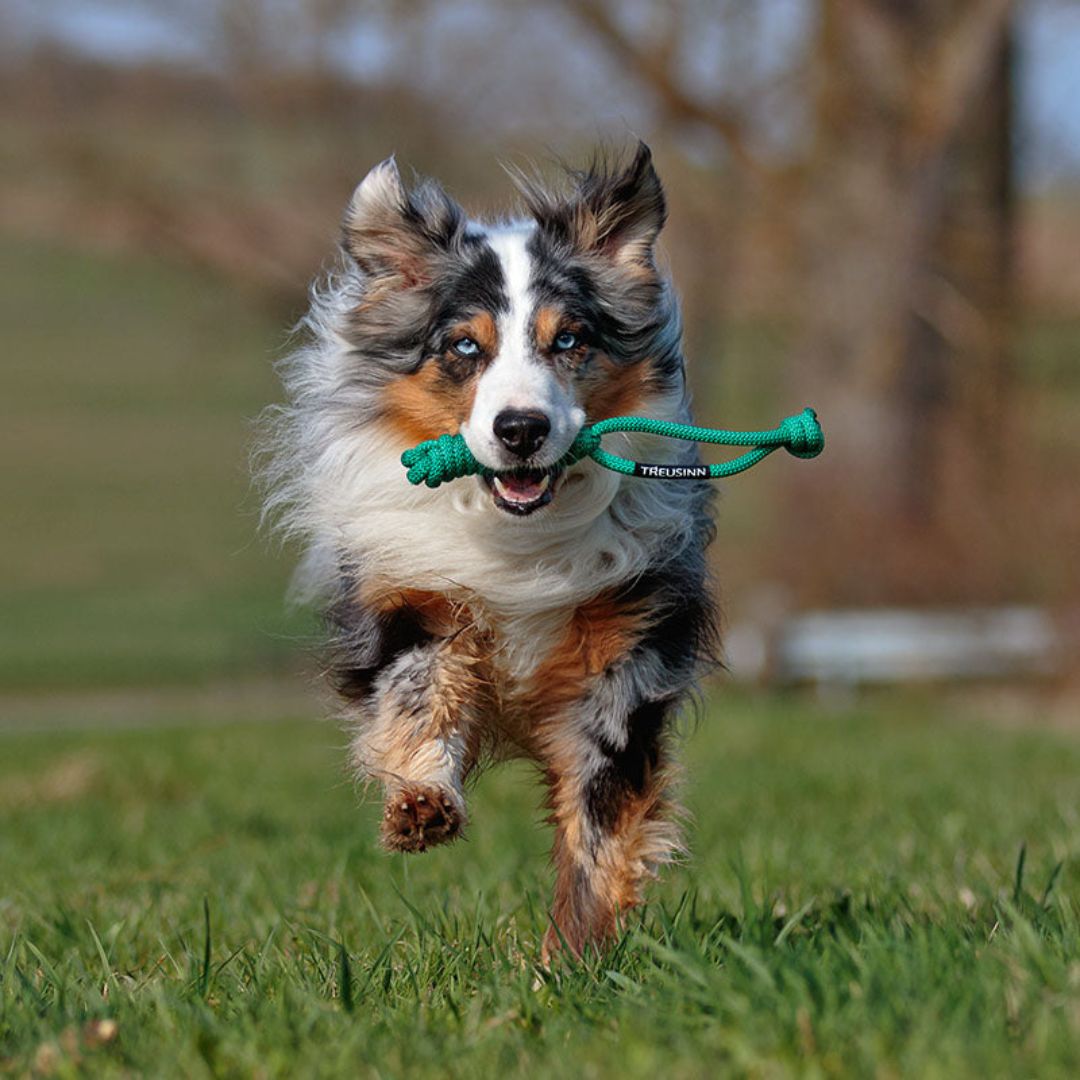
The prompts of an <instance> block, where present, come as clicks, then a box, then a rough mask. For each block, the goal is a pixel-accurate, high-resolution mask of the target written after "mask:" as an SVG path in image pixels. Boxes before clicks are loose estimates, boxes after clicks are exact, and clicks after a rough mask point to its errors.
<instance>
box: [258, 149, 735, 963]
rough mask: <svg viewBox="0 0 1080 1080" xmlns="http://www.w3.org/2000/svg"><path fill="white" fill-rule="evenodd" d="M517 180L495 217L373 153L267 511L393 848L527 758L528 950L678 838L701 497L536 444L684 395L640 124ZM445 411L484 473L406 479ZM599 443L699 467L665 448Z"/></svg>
mask: <svg viewBox="0 0 1080 1080" xmlns="http://www.w3.org/2000/svg"><path fill="white" fill-rule="evenodd" d="M511 175H512V178H513V180H514V181H515V185H516V188H517V195H518V199H519V203H520V213H519V216H516V217H513V218H508V219H506V220H501V221H497V222H484V221H479V220H474V219H472V218H470V217H468V216H467V215H466V214H465V213H464V212H463V210H462V209H461V208H460V207H459V206H458V205H457V203H456V202H454V201H453V200H452V199H451V198H450V197H449V196H448V195H447V194H446V193H445V191H444V190H443V189H442V188H441V187H440V186H439V185H438V184H436V183H435V182H433V181H430V180H422V181H420V180H417V181H414V182H413V183H411V184H409V185H406V184H405V183H404V182H403V180H402V177H401V175H400V173H399V171H398V169H397V167H396V165H395V163H394V161H393V159H388V160H387V161H384V162H382V163H381V164H379V165H377V166H375V168H373V169H372V170H371V171H370V172H369V173H368V174H367V176H366V177H365V178H364V179H363V180H362V181H361V183H360V184H359V186H358V187H357V188H356V190H355V192H354V194H353V195H352V198H351V199H350V201H349V203H348V206H347V208H346V211H345V215H344V220H343V226H342V233H341V250H340V254H339V265H337V267H336V269H335V270H334V271H332V272H330V273H329V274H328V275H327V276H326V277H325V278H324V279H323V280H321V281H320V282H319V283H318V284H316V285H315V286H313V288H312V291H311V304H310V310H309V311H308V313H307V315H306V317H305V318H304V320H303V322H302V329H303V332H304V335H305V336H304V340H303V342H302V344H301V345H300V346H299V347H298V348H297V349H296V350H295V351H294V352H292V354H291V355H289V356H288V357H287V358H286V359H285V360H284V361H283V364H282V377H283V382H284V385H285V388H286V392H287V396H288V404H287V405H286V406H284V407H282V409H281V410H280V411H279V413H278V415H277V418H276V421H275V422H274V424H273V425H272V435H271V455H270V458H271V461H270V465H269V467H268V470H267V477H268V480H269V494H268V500H267V508H268V510H269V512H271V513H272V514H276V515H277V516H278V518H279V520H280V521H281V523H282V526H283V528H284V529H285V531H286V532H288V533H291V534H294V535H298V536H300V537H302V539H303V542H304V544H305V549H306V554H305V556H304V558H303V561H302V564H301V567H300V570H299V580H300V581H301V588H302V590H303V591H304V592H305V593H306V594H307V595H309V596H319V597H321V603H322V605H323V610H324V611H325V616H326V622H327V626H328V629H329V634H328V637H329V639H330V641H329V646H328V654H329V665H328V666H329V670H330V673H331V676H332V681H333V683H334V685H335V686H336V689H337V690H338V691H339V692H340V694H341V695H342V697H343V699H344V711H345V715H346V717H347V718H348V722H349V725H350V730H351V738H352V742H351V757H352V763H353V765H354V766H355V769H356V772H357V773H358V775H359V776H360V777H362V778H363V779H365V780H367V781H377V782H378V783H379V784H381V786H382V788H383V791H384V793H385V809H384V813H383V818H382V824H381V839H382V842H383V844H384V846H385V847H386V848H388V849H390V850H391V851H401V852H422V851H425V850H427V849H428V848H430V847H434V846H435V845H437V844H444V843H448V842H450V841H452V840H455V839H456V838H458V837H460V836H461V835H462V830H463V829H464V827H465V825H466V822H467V820H468V813H467V809H466V790H465V785H466V781H467V779H468V778H469V777H470V776H471V775H473V774H475V773H476V771H477V770H478V768H479V767H480V766H481V765H482V764H486V763H488V762H491V761H493V760H497V759H500V758H507V757H514V756H517V757H520V756H525V757H527V758H530V759H532V760H533V761H534V762H536V763H537V764H538V765H539V767H540V770H541V772H542V776H543V779H544V783H545V785H546V789H547V805H548V807H549V808H550V812H551V816H550V821H551V823H552V824H553V826H554V848H553V863H554V870H555V891H554V900H553V902H552V905H551V909H550V916H551V922H550V925H549V927H548V930H547V933H546V936H545V939H544V942H543V947H542V955H543V958H544V961H545V962H548V961H549V959H550V957H551V955H552V954H553V952H554V951H556V950H558V949H559V948H561V947H562V946H563V945H565V946H568V947H569V948H570V950H572V951H573V952H574V953H575V954H580V953H581V952H582V950H584V949H585V948H586V947H588V946H597V947H600V946H602V945H603V944H604V943H605V941H607V940H609V939H610V938H611V937H612V936H613V935H614V934H616V933H617V932H618V930H619V928H620V926H621V925H622V920H621V915H622V913H625V912H627V911H628V910H629V909H631V908H632V907H634V906H635V905H636V904H638V903H640V902H641V900H642V891H643V888H644V886H645V885H646V883H647V882H648V880H649V879H650V878H652V877H654V876H655V875H656V873H657V871H658V868H659V867H660V866H661V865H662V864H664V863H666V862H668V861H670V860H671V859H672V858H673V856H675V855H676V854H677V853H678V852H680V850H681V843H680V832H679V829H678V827H677V821H678V813H677V807H676V806H675V804H674V802H673V799H672V794H671V790H670V788H671V781H672V771H673V763H672V760H671V747H670V742H671V729H672V721H673V718H674V717H675V716H676V714H677V713H678V712H679V710H680V709H681V708H682V707H683V706H684V705H685V704H686V703H687V702H688V700H690V699H691V698H692V696H693V693H694V690H695V687H696V685H697V683H698V680H699V678H700V676H701V675H702V673H703V672H704V671H705V670H706V669H707V668H708V667H709V666H710V665H711V664H712V663H713V662H714V660H715V655H716V626H717V618H716V610H715V606H714V601H713V599H712V598H711V593H710V588H709V581H708V572H707V566H706V559H705V550H706V547H707V546H708V544H709V542H710V540H711V539H712V535H713V524H712V515H711V498H712V492H711V490H710V488H709V485H708V483H707V482H706V481H702V480H678V481H663V480H653V479H641V478H636V477H628V476H622V475H619V474H617V473H614V472H610V471H606V470H604V469H602V468H600V467H599V466H598V465H596V464H595V463H594V462H592V461H590V460H583V461H580V462H578V463H577V464H574V465H573V466H571V467H568V468H561V467H560V465H559V462H560V459H562V458H563V457H564V455H565V453H566V451H567V449H568V448H569V446H570V444H571V442H572V441H573V440H574V437H575V435H576V434H577V433H578V431H579V430H580V428H581V427H582V425H583V424H585V423H588V422H593V421H596V420H600V419H602V418H604V417H608V416H615V415H636V416H647V417H652V418H656V419H662V420H673V421H679V422H686V421H688V420H689V419H690V410H689V395H688V391H687V384H686V377H685V367H684V359H683V354H682V346H681V320H680V313H679V307H678V302H677V298H676V295H675V292H674V289H673V287H672V284H671V281H670V279H669V277H668V275H667V274H666V272H665V271H664V270H663V269H662V268H661V267H660V265H659V263H658V261H657V256H656V242H657V237H658V234H659V233H660V230H661V227H662V226H663V224H664V220H665V216H666V206H665V197H664V193H663V189H662V186H661V183H660V180H659V178H658V176H657V173H656V170H655V168H654V166H653V162H652V155H651V153H650V151H649V149H648V147H646V146H645V145H644V144H640V145H638V147H637V148H636V151H635V152H633V153H632V154H627V155H622V156H621V157H620V156H619V155H615V156H612V155H610V154H607V155H603V154H601V155H599V156H597V158H596V159H595V160H594V161H593V163H592V164H591V165H590V166H588V167H587V168H584V169H581V170H567V175H566V177H565V178H564V180H563V181H562V183H561V185H557V186H556V187H554V188H550V187H548V186H547V185H546V184H545V183H544V182H543V181H541V180H539V179H537V178H536V177H534V176H531V175H526V174H525V173H523V172H520V171H518V172H511ZM445 432H449V433H460V434H461V435H463V436H464V438H465V441H466V443H467V445H468V447H469V449H470V450H471V452H472V453H473V455H474V456H475V457H476V458H477V460H478V461H479V462H480V463H481V464H482V465H484V466H486V467H487V470H488V471H489V472H490V476H488V477H487V478H485V477H470V478H468V479H462V480H458V481H455V482H454V483H450V484H445V485H443V486H442V487H440V488H438V489H436V490H431V489H428V488H425V487H412V486H410V485H409V484H408V483H406V479H405V471H404V469H403V468H402V465H401V463H400V460H399V459H400V455H401V453H402V451H404V450H405V449H407V448H409V447H411V446H413V445H415V444H416V443H419V442H421V441H423V440H427V439H434V438H437V437H438V436H439V435H441V434H443V433H445ZM608 439H609V443H608V446H609V448H610V449H612V450H614V451H615V452H618V453H623V454H625V455H626V456H629V457H633V458H638V459H643V460H646V461H649V462H659V463H668V464H695V463H697V462H698V458H697V456H696V450H695V449H694V448H693V447H692V446H690V445H688V444H684V443H677V442H672V441H670V440H659V439H655V438H653V437H650V436H646V435H620V436H609V437H608Z"/></svg>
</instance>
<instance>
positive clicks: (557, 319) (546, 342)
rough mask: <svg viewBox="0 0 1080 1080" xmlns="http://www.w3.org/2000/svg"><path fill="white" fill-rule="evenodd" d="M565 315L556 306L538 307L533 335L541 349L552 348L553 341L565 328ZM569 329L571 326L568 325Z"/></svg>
mask: <svg viewBox="0 0 1080 1080" xmlns="http://www.w3.org/2000/svg"><path fill="white" fill-rule="evenodd" d="M564 325H565V316H564V315H563V313H562V311H560V310H559V309H558V308H555V307H541V308H537V310H536V316H535V318H534V319H533V336H534V337H535V338H536V344H537V347H538V348H539V349H540V350H541V351H545V352H546V351H547V350H548V349H550V348H551V345H552V342H553V341H554V340H555V338H556V337H557V336H558V333H559V331H560V330H562V329H563V328H564ZM567 329H569V327H567Z"/></svg>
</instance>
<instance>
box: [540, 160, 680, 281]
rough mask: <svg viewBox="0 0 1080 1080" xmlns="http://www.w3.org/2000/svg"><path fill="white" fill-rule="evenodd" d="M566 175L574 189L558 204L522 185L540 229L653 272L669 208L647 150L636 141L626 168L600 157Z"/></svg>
mask: <svg viewBox="0 0 1080 1080" xmlns="http://www.w3.org/2000/svg"><path fill="white" fill-rule="evenodd" d="M570 175H571V178H572V179H573V180H574V182H575V189H576V190H575V191H574V193H573V194H572V195H571V196H570V198H569V199H565V200H560V201H553V200H551V199H550V198H549V197H547V196H545V195H544V194H543V193H542V191H541V190H540V189H539V187H536V186H532V185H531V184H529V182H528V181H526V182H525V185H524V186H523V189H522V190H523V194H524V195H525V198H526V201H527V202H528V203H529V206H530V209H531V210H532V212H533V214H534V216H535V217H536V219H537V222H538V223H539V225H540V228H541V229H542V230H544V231H545V232H547V233H548V234H549V235H551V236H552V237H553V238H554V239H556V240H558V241H560V242H563V243H568V244H570V245H571V246H572V247H574V248H575V249H576V250H578V251H584V252H588V253H591V254H597V255H601V256H604V257H606V258H608V259H611V260H612V261H613V262H615V263H617V264H619V265H622V266H625V267H627V268H631V267H641V268H646V269H651V268H652V267H653V250H654V248H655V245H656V238H657V236H658V235H659V233H660V230H661V228H662V227H663V225H664V221H665V219H666V217H667V206H666V203H665V201H664V189H663V186H662V185H661V183H660V177H659V176H657V175H656V169H655V168H654V167H653V163H652V151H651V150H650V149H649V148H648V146H646V145H645V143H643V142H639V143H638V145H637V149H636V151H635V153H634V156H633V158H632V160H631V161H630V162H629V164H622V163H620V162H618V161H615V162H612V161H610V160H607V159H605V158H604V157H603V155H598V156H597V158H596V159H595V160H594V161H593V163H592V164H591V165H590V166H589V168H587V169H584V170H580V171H572V172H571V174H570Z"/></svg>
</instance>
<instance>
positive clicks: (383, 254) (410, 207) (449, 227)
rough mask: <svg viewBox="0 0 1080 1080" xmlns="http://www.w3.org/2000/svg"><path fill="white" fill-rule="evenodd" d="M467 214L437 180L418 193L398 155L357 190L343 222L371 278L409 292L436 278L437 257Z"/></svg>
mask: <svg viewBox="0 0 1080 1080" xmlns="http://www.w3.org/2000/svg"><path fill="white" fill-rule="evenodd" d="M464 226H465V214H464V212H463V211H462V209H461V207H459V206H458V205H457V203H455V202H454V201H453V199H451V198H450V196H449V195H447V194H446V192H445V191H443V189H442V188H441V187H439V185H438V184H436V183H435V182H434V181H432V180H425V181H423V182H421V183H420V184H418V185H417V186H416V187H415V188H414V189H413V190H412V191H407V190H406V188H405V185H404V184H403V183H402V181H401V174H400V173H399V172H398V167H397V164H396V163H395V161H394V159H393V158H392V157H389V158H387V159H386V160H385V161H382V162H380V163H379V164H378V165H376V166H375V168H373V169H372V170H371V172H369V173H368V174H367V176H365V177H364V179H363V180H361V181H360V183H359V184H358V185H357V188H356V190H355V191H354V192H353V195H352V198H351V199H350V200H349V205H348V206H347V207H346V209H345V218H344V221H343V222H342V243H343V244H344V247H345V250H346V251H347V252H348V253H349V255H351V256H352V257H353V259H355V260H356V264H357V265H358V266H359V267H360V269H361V270H363V271H364V272H365V273H366V274H368V275H369V276H370V277H373V278H378V279H383V281H384V282H385V283H386V284H388V285H394V286H397V287H399V288H403V289H409V288H414V287H416V286H418V285H424V284H426V283H427V282H428V281H430V280H431V275H432V269H433V265H434V262H435V258H436V256H437V255H438V254H440V253H441V252H445V251H448V250H450V248H451V247H453V245H454V244H455V242H456V241H457V239H458V237H459V236H460V235H461V233H462V231H463V229H464Z"/></svg>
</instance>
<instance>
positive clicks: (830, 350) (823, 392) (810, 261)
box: [564, 0, 1012, 592]
mask: <svg viewBox="0 0 1080 1080" xmlns="http://www.w3.org/2000/svg"><path fill="white" fill-rule="evenodd" d="M564 2H565V3H566V4H567V6H568V7H569V8H570V9H571V10H572V11H574V12H575V13H576V14H577V15H578V17H579V18H580V20H581V22H582V23H583V25H585V26H587V27H589V28H590V29H591V30H592V32H593V33H595V34H596V35H597V38H598V39H599V40H601V41H602V42H604V43H605V45H606V47H607V48H609V49H610V50H612V51H613V52H614V53H615V54H616V55H617V56H618V57H619V58H620V61H621V62H622V63H624V64H627V65H629V66H631V67H632V69H633V70H634V71H635V72H636V74H637V76H638V78H639V79H640V80H641V82H642V84H643V85H645V86H647V87H648V88H650V90H651V91H652V93H653V94H654V95H655V99H656V101H657V102H659V103H660V105H661V106H662V108H663V109H664V111H665V113H666V115H667V116H668V118H669V119H670V120H671V121H672V122H673V123H678V124H683V125H693V126H696V127H697V128H699V129H702V128H703V129H706V130H708V131H709V132H711V133H712V134H713V135H714V136H715V137H716V138H717V139H719V140H721V141H722V143H723V145H724V146H725V147H726V148H727V150H728V152H729V159H730V167H731V169H732V170H734V171H735V172H736V173H738V174H740V175H741V176H742V178H743V179H742V183H743V184H746V185H752V186H753V187H754V189H755V191H756V192H757V193H758V194H759V195H760V196H761V198H762V199H763V200H764V201H765V203H766V204H767V205H768V206H769V208H770V209H771V210H772V211H773V212H774V213H776V214H778V215H780V216H781V217H782V218H785V219H786V220H787V221H788V222H789V224H790V225H791V227H792V229H793V235H794V240H795V246H794V250H795V252H796V257H795V259H794V270H795V274H794V277H793V280H792V283H791V284H792V289H791V291H792V294H793V295H794V296H796V297H797V298H799V312H798V314H799V335H798V343H797V345H796V347H795V350H794V353H793V356H792V370H791V385H792V386H793V388H794V389H795V390H796V391H797V393H796V395H795V397H796V398H797V399H798V400H799V401H801V400H802V399H803V397H806V398H807V399H809V400H818V401H820V402H821V403H822V407H823V408H825V407H826V406H827V414H828V430H829V436H830V441H831V443H832V448H831V449H832V452H831V453H830V454H829V455H827V461H826V460H824V459H823V462H822V465H821V467H820V468H818V469H817V470H815V473H816V475H817V476H818V477H819V479H820V490H819V492H818V502H819V504H820V505H821V507H822V510H823V516H830V514H829V513H827V512H828V511H829V508H832V511H835V510H836V509H837V508H838V507H841V506H842V507H843V509H844V513H845V514H846V515H848V517H847V521H848V527H847V531H848V534H849V535H850V536H853V537H854V536H855V535H857V534H859V532H860V529H862V530H863V531H864V532H865V529H869V528H870V526H869V524H868V523H869V522H870V521H871V519H872V520H873V522H874V527H873V528H874V530H876V532H878V533H881V532H884V533H886V534H889V533H892V534H900V533H903V534H904V535H905V536H906V537H907V539H908V541H909V542H910V534H911V533H912V531H913V530H914V531H918V530H920V529H923V530H926V529H928V528H929V527H930V526H931V524H932V522H933V518H934V513H935V507H936V506H937V504H938V502H939V501H940V491H941V476H940V473H939V470H938V468H937V462H938V461H939V458H940V454H939V452H940V451H941V449H942V447H941V443H940V440H939V438H938V436H939V433H940V429H941V427H942V426H943V425H944V424H945V422H946V420H948V422H949V423H952V422H954V421H957V422H960V423H962V424H967V430H968V432H969V434H970V435H971V437H972V438H974V439H975V440H976V442H977V441H978V440H979V437H980V434H985V433H986V432H988V431H989V430H991V429H993V428H994V427H996V426H998V425H1000V424H1001V423H1002V422H1003V416H1002V410H1003V400H1004V397H1003V392H1002V387H1003V386H1004V380H1005V377H1006V372H1007V370H1008V348H1007V328H1008V327H1007V316H1008V313H1009V311H1010V302H1009V295H1010V285H1011V273H1010V251H1011V244H1010V225H1011V203H1012V188H1011V179H1010V177H1011V154H1010V135H1011V110H1010V104H1009V101H1010V93H1011V74H1012V61H1011V51H1010V46H1009V41H1010V34H1009V28H1010V15H1011V8H1012V5H1011V3H1010V0H905V2H903V3H900V2H897V0H819V3H818V4H817V6H816V9H815V10H816V20H815V21H814V22H813V23H812V27H813V38H812V42H811V45H810V49H809V52H808V57H809V61H810V70H809V82H810V86H811V95H810V108H809V110H808V112H807V115H806V117H805V119H806V122H807V124H808V127H809V130H810V133H811V138H810V139H809V140H808V141H807V142H806V143H805V145H804V146H803V147H801V148H799V149H800V152H799V153H797V154H796V155H795V156H794V157H792V158H789V159H787V160H785V159H783V158H779V159H777V158H776V157H775V156H773V157H770V156H769V155H767V154H765V153H763V152H762V150H761V148H760V146H759V139H758V138H756V137H755V135H756V128H757V127H759V126H760V119H759V117H758V116H757V115H756V114H755V111H754V108H753V104H754V103H755V101H756V100H757V98H758V97H759V96H760V95H759V94H758V93H756V92H755V93H747V92H745V89H744V91H743V92H742V93H738V92H736V93H732V92H731V91H729V92H727V93H726V94H723V95H720V96H708V97H706V96H702V95H701V94H700V93H699V92H698V93H696V92H694V91H693V90H691V89H690V88H689V87H688V86H687V85H686V83H685V82H684V81H683V78H682V75H681V67H682V65H683V64H684V61H685V57H684V56H682V55H681V54H680V50H679V49H678V47H676V46H673V45H672V44H670V43H671V42H673V41H678V40H679V39H680V37H682V36H684V35H686V34H694V33H695V32H700V25H701V23H700V20H701V19H702V18H707V17H709V16H708V15H706V14H704V12H703V9H701V8H699V6H698V5H696V4H694V3H693V0H685V2H683V3H672V4H671V5H666V11H667V12H668V14H667V22H666V31H667V38H666V39H665V38H661V39H660V40H659V44H658V42H657V40H648V39H646V38H643V37H642V36H640V34H636V33H635V32H634V31H632V30H631V29H630V28H629V27H628V25H627V24H626V22H625V19H624V18H623V16H622V14H621V9H620V8H618V7H617V6H615V5H613V4H609V3H607V2H606V0H564ZM756 6H758V5H752V4H751V5H743V10H744V11H745V10H746V9H748V8H753V7H756ZM714 11H715V9H714ZM713 17H719V16H718V15H715V14H714V16H713ZM744 29H745V27H744ZM789 107H790V103H789ZM794 144H795V146H796V147H797V148H798V147H799V143H798V140H794ZM972 386H978V387H981V388H984V391H980V392H978V393H973V392H971V390H970V387H972ZM823 397H824V398H825V399H826V400H824V401H822V398H823ZM965 410H966V412H965ZM984 441H985V440H984ZM800 481H801V482H802V481H803V478H800ZM837 492H842V493H843V498H842V499H840V498H838V497H837V494H836V493H837ZM832 516H834V515H832ZM824 527H827V528H829V529H830V530H831V531H835V529H836V528H837V522H836V521H835V520H831V521H829V522H828V523H827V525H824ZM836 550H837V551H838V552H842V551H843V550H844V546H843V545H840V546H838V547H837V548H836ZM838 572H839V571H838ZM898 573H899V574H901V575H902V573H903V571H898ZM888 576H889V575H888V574H883V575H881V577H882V578H888ZM831 584H832V585H833V586H837V587H839V588H840V591H841V592H842V591H843V586H842V584H840V583H838V582H832V583H831ZM882 584H883V586H884V588H885V589H889V588H890V587H892V586H895V585H896V581H895V580H893V581H892V582H889V583H886V582H885V581H882Z"/></svg>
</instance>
